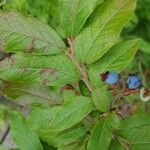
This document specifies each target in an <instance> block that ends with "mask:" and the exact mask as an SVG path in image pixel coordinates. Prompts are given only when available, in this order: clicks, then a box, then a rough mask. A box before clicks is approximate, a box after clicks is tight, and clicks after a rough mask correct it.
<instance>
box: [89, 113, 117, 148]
mask: <svg viewBox="0 0 150 150" xmlns="http://www.w3.org/2000/svg"><path fill="white" fill-rule="evenodd" d="M116 118H117V122H116ZM116 124H118V117H117V116H116V115H115V114H110V115H109V116H107V117H106V118H101V120H100V121H98V122H97V124H96V125H95V127H94V128H93V131H92V134H91V137H90V139H89V141H88V145H87V150H93V149H94V150H99V149H102V150H108V148H109V144H110V141H111V135H112V126H116Z"/></svg>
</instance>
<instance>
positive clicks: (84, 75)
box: [67, 39, 93, 92]
mask: <svg viewBox="0 0 150 150" xmlns="http://www.w3.org/2000/svg"><path fill="white" fill-rule="evenodd" d="M68 43H69V46H70V48H68V51H67V55H68V57H69V58H70V59H71V60H72V62H73V63H74V64H75V66H76V67H77V68H78V70H79V71H80V74H81V79H82V80H83V81H84V83H85V84H86V86H87V87H88V89H89V91H90V92H92V91H93V87H92V85H91V84H90V81H89V79H88V76H87V72H86V67H85V66H83V65H80V64H79V62H78V61H77V59H76V57H75V54H74V39H68Z"/></svg>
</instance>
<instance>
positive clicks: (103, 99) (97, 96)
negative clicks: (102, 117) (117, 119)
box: [92, 88, 110, 112]
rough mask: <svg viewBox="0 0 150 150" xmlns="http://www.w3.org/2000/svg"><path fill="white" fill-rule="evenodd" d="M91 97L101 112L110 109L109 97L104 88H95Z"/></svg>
mask: <svg viewBox="0 0 150 150" xmlns="http://www.w3.org/2000/svg"><path fill="white" fill-rule="evenodd" d="M92 99H93V102H94V104H95V106H96V107H97V109H99V110H100V111H101V112H107V111H108V110H109V109H110V99H109V97H108V92H106V90H104V88H95V89H94V90H93V92H92Z"/></svg>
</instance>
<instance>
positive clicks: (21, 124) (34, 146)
mask: <svg viewBox="0 0 150 150" xmlns="http://www.w3.org/2000/svg"><path fill="white" fill-rule="evenodd" d="M10 128H11V133H12V136H13V139H14V141H15V143H16V144H17V146H18V148H20V149H21V150H27V149H28V150H29V149H30V150H43V147H42V145H41V143H40V140H39V137H38V136H37V134H36V133H35V132H33V131H32V130H31V129H30V128H28V126H27V124H26V121H25V118H23V116H22V115H21V114H20V113H19V112H12V114H11V122H10Z"/></svg>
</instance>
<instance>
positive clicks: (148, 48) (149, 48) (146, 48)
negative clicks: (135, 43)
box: [140, 41, 150, 54]
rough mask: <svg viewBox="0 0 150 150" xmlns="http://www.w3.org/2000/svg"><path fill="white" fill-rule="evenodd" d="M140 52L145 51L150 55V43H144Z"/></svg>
mask: <svg viewBox="0 0 150 150" xmlns="http://www.w3.org/2000/svg"><path fill="white" fill-rule="evenodd" d="M140 50H141V51H143V52H144V53H148V54H150V43H149V42H146V41H143V42H142V44H141V47H140Z"/></svg>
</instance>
